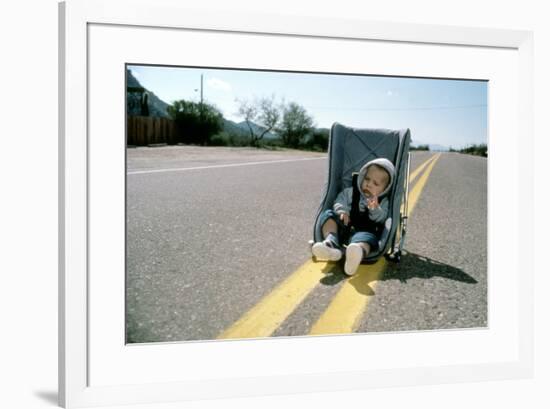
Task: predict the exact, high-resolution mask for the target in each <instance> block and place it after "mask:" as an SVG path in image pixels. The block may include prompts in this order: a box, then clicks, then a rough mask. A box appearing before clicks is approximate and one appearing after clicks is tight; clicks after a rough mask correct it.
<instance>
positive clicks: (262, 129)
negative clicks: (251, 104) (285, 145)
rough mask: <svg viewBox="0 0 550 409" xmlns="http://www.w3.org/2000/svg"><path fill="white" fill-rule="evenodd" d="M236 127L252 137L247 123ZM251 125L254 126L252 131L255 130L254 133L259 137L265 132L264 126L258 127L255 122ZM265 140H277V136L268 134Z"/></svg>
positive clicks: (244, 122) (238, 124)
mask: <svg viewBox="0 0 550 409" xmlns="http://www.w3.org/2000/svg"><path fill="white" fill-rule="evenodd" d="M236 125H237V126H238V127H239V128H241V129H243V130H244V131H245V132H246V134H247V135H250V131H249V128H248V125H247V123H246V121H242V122H239V123H237V124H236ZM251 125H252V129H253V130H254V133H256V134H258V135H259V134H261V133H262V132H263V131H264V130H265V128H264V127H263V126H260V125H257V124H255V123H254V122H251ZM264 138H265V139H275V138H277V135H275V134H274V133H272V132H268V133H266V134H265V135H264Z"/></svg>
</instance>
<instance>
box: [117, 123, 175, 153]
mask: <svg viewBox="0 0 550 409" xmlns="http://www.w3.org/2000/svg"><path fill="white" fill-rule="evenodd" d="M127 135H128V136H127V140H126V144H127V145H138V146H144V145H149V144H154V143H168V144H173V143H176V127H175V124H174V121H173V120H171V119H168V118H160V117H152V116H128V132H127Z"/></svg>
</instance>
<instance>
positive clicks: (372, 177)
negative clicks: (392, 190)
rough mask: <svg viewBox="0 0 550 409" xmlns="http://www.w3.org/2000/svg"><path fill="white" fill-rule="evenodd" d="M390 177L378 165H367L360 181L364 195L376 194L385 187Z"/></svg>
mask: <svg viewBox="0 0 550 409" xmlns="http://www.w3.org/2000/svg"><path fill="white" fill-rule="evenodd" d="M389 181H390V177H389V175H388V173H387V172H386V171H385V170H383V169H381V168H379V167H378V166H369V168H368V169H367V174H366V175H365V178H364V179H363V182H362V183H361V190H362V191H363V193H364V194H365V196H367V197H369V196H378V195H380V193H382V192H383V191H384V189H386V186H387V185H388V182H389Z"/></svg>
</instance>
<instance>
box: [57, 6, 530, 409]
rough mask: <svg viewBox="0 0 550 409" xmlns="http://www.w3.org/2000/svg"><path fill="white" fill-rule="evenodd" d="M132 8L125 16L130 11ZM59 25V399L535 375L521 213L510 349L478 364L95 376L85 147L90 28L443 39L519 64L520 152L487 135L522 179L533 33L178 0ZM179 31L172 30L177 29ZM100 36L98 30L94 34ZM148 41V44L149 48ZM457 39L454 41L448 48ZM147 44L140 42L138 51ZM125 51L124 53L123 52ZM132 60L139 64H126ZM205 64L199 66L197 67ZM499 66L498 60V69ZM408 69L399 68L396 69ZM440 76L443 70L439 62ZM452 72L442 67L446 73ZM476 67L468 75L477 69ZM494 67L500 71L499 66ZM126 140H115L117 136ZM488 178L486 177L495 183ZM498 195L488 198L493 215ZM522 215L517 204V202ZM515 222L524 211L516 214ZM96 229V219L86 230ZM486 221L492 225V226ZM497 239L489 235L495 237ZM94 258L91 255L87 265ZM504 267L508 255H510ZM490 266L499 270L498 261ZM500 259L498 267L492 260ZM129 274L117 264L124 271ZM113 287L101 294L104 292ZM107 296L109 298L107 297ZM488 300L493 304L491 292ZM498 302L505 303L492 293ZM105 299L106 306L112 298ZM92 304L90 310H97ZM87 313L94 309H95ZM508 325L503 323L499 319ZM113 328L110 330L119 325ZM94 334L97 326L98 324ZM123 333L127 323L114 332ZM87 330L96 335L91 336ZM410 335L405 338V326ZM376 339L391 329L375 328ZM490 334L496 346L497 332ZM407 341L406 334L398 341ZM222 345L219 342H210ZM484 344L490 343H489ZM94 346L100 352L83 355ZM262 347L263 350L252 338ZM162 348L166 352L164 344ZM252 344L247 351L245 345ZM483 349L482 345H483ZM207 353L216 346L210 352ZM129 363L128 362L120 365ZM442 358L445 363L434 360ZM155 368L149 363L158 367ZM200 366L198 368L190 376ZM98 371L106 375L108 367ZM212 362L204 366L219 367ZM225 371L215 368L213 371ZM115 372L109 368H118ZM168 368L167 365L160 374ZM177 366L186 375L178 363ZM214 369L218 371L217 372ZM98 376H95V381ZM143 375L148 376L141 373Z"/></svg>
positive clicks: (497, 163) (285, 343) (274, 347)
mask: <svg viewBox="0 0 550 409" xmlns="http://www.w3.org/2000/svg"><path fill="white" fill-rule="evenodd" d="M130 10H131V13H130V12H129V11H130ZM59 17H60V18H59V21H60V39H59V40H60V41H59V44H60V50H59V51H60V52H59V56H60V64H59V65H60V82H59V84H60V92H59V100H60V113H61V118H60V122H59V123H60V143H59V157H60V167H59V182H60V183H59V187H60V188H59V195H60V196H59V203H60V204H59V206H60V207H59V212H60V213H59V221H60V228H59V240H60V243H59V248H60V258H59V259H60V267H59V290H60V296H61V298H60V305H59V357H60V358H59V399H60V404H61V405H63V406H64V407H83V406H92V405H117V404H138V403H153V402H168V401H177V400H190V399H204V398H216V397H218V398H222V397H244V396H259V395H266V394H282V393H296V392H316V391H329V390H346V389H358V388H365V387H380V386H402V385H420V384H429V383H442V382H445V383H450V382H464V381H477V380H499V379H512V378H525V377H530V376H532V371H533V346H532V345H533V313H532V301H531V298H532V297H531V295H532V293H533V284H532V279H533V257H534V256H533V250H532V249H533V216H532V215H527V216H526V219H522V222H521V223H516V225H515V227H514V229H516V230H515V231H516V232H517V233H518V237H520V236H521V237H522V240H521V241H520V240H519V239H518V245H517V247H518V250H519V251H520V252H521V254H522V255H523V257H522V260H523V261H522V263H523V264H522V271H521V280H519V279H517V278H518V276H519V271H517V270H518V269H517V264H515V263H514V262H510V263H508V264H507V267H504V269H506V272H507V274H508V276H509V277H511V278H512V281H513V282H514V284H515V285H514V286H513V289H514V291H515V293H514V297H513V298H514V300H515V301H514V303H512V308H513V311H512V312H513V314H514V315H513V317H512V319H511V320H510V321H511V324H509V325H510V327H507V329H508V330H510V331H511V332H512V333H513V336H512V337H509V338H511V339H512V340H511V341H509V343H508V344H506V343H503V344H506V346H507V348H508V349H506V351H504V352H503V354H502V355H498V356H495V357H494V358H492V359H487V360H484V359H483V357H482V355H483V354H479V355H476V356H473V357H472V358H471V359H470V360H467V359H463V361H462V362H461V363H458V364H457V362H453V363H452V364H447V365H445V364H443V363H439V364H434V363H433V362H432V363H428V362H420V363H416V364H412V363H407V364H406V365H402V366H400V365H395V364H393V365H391V366H388V367H383V366H379V367H377V368H368V367H364V368H361V369H358V368H357V367H360V366H361V363H357V365H355V366H356V367H354V368H352V367H351V366H350V367H349V368H347V369H342V368H340V367H336V366H335V367H332V369H330V370H327V371H322V370H321V369H320V368H317V367H313V366H308V365H304V366H303V367H302V368H301V370H300V368H299V363H298V364H297V367H296V369H295V370H294V372H292V373H286V374H283V373H281V372H280V371H278V370H277V369H274V370H273V371H272V372H271V373H270V372H269V368H268V369H267V370H266V371H264V372H261V371H256V372H254V369H253V368H252V369H250V368H249V372H247V373H245V372H243V373H241V374H239V375H238V376H234V377H231V376H229V375H222V376H218V377H210V378H208V377H207V376H206V375H205V374H202V375H200V374H198V371H196V370H197V369H198V368H197V365H199V364H197V363H195V364H190V365H189V368H188V369H187V370H186V371H187V372H186V373H185V376H184V378H185V379H183V380H180V381H174V379H173V377H171V376H172V375H170V376H162V375H161V374H159V376H158V377H157V378H151V379H149V380H148V381H147V380H141V381H138V380H136V379H137V378H136V379H134V378H131V377H127V378H124V373H123V372H121V375H120V376H119V377H118V378H116V379H115V377H114V376H113V378H112V379H107V378H105V379H106V380H102V381H101V382H95V378H99V376H96V375H95V374H93V373H92V372H93V371H92V369H91V368H93V367H94V365H95V366H97V367H99V366H101V365H105V362H103V363H102V364H99V363H98V364H97V365H96V361H97V362H99V361H101V360H102V359H103V360H104V361H105V360H109V362H112V363H113V365H116V363H115V362H117V361H116V360H110V359H111V357H110V356H109V355H108V354H107V353H104V351H106V349H105V350H103V349H102V348H99V347H96V345H98V344H101V342H103V341H101V340H100V341H98V342H96V341H95V339H96V338H95V334H96V333H99V334H100V335H101V333H104V332H106V331H108V328H102V327H101V326H97V325H95V324H94V326H92V323H93V320H92V318H91V316H95V310H93V309H92V308H91V307H90V303H89V300H90V298H93V297H94V292H95V291H99V290H96V288H98V287H97V286H96V287H93V286H91V285H90V283H91V280H90V273H89V272H90V263H91V257H101V255H99V256H97V255H96V254H97V253H94V254H92V255H91V253H90V249H89V247H88V245H89V239H90V223H92V222H93V219H90V217H89V214H88V211H89V207H90V196H89V186H90V176H91V174H90V167H89V163H90V160H92V161H94V160H97V158H96V157H91V155H92V156H93V155H96V154H95V153H92V152H93V150H91V149H90V139H89V135H90V126H91V125H92V122H91V121H90V113H89V112H88V109H89V104H90V87H91V86H93V84H92V83H91V82H90V78H89V73H90V64H91V63H92V61H91V59H92V58H94V56H95V55H97V54H94V53H92V54H91V53H90V52H91V47H92V45H91V41H92V42H93V41H95V40H91V38H90V32H91V30H95V28H94V27H107V29H111V28H117V27H121V28H123V29H124V30H126V31H128V30H140V29H143V28H148V29H159V30H160V33H161V34H160V35H162V30H176V31H178V30H181V31H185V32H193V33H208V34H209V35H210V34H211V35H220V36H226V35H230V34H231V33H233V34H238V35H242V36H252V37H254V36H264V37H269V38H272V39H275V41H276V40H277V39H285V40H288V39H292V38H296V39H304V40H307V39H315V40H316V41H317V40H318V41H352V42H357V43H361V42H365V43H366V42H371V43H373V42H374V43H376V44H377V45H380V46H381V47H384V46H386V45H388V46H391V45H398V46H400V47H403V48H404V49H405V48H407V47H416V46H419V45H420V46H438V47H442V48H448V49H449V50H448V51H449V52H450V53H451V54H452V53H453V51H452V50H453V49H454V50H455V51H454V52H456V53H458V52H461V51H460V50H463V49H467V50H478V51H479V52H480V53H483V52H485V51H487V52H489V51H491V50H493V51H494V50H507V52H509V54H510V58H512V59H515V60H517V64H518V65H517V67H514V68H513V69H512V70H511V71H507V72H506V73H505V75H508V76H513V74H514V73H516V71H514V70H517V74H518V76H517V77H514V79H513V80H514V81H517V84H514V87H516V88H514V89H516V90H517V103H516V102H515V99H516V98H514V103H513V104H512V105H513V106H514V108H513V109H515V111H514V112H513V114H514V116H515V118H517V123H516V125H517V127H516V128H514V130H513V131H511V132H512V133H513V136H512V137H513V138H514V141H515V142H516V143H518V142H519V138H520V132H519V130H521V143H522V149H521V155H520V154H519V152H516V151H515V150H514V149H513V146H512V147H508V148H506V147H505V146H501V145H499V143H500V142H498V141H497V140H495V139H494V138H493V139H491V137H490V138H489V140H490V146H491V143H493V146H497V147H498V148H499V149H496V150H495V151H496V152H497V153H496V155H498V156H497V157H496V158H494V159H493V158H491V161H492V166H493V169H497V170H498V169H501V167H502V166H503V165H502V163H503V162H509V161H510V160H512V162H513V166H514V169H516V170H517V171H518V172H523V173H524V174H526V175H528V176H532V175H533V169H532V158H533V104H532V101H533V85H532V84H533V79H532V72H533V64H532V58H533V38H532V33H531V32H527V31H517V30H502V29H481V28H466V27H447V26H429V25H416V24H401V23H383V22H369V21H361V20H340V19H320V18H312V17H307V16H304V17H288V16H287V17H283V16H276V15H262V14H253V15H243V14H238V15H237V14H235V15H228V13H224V14H217V13H215V12H204V11H196V10H189V9H187V8H185V6H184V5H182V3H181V2H179V1H176V0H160V1H154V2H153V1H139V2H136V1H131V0H117V1H106V0H100V1H90V0H68V1H67V2H64V3H61V4H60V6H59ZM178 32H179V31H178ZM98 37H100V35H98ZM145 47H147V45H146V46H145ZM453 47H454V48H453ZM105 48H107V50H106V52H107V53H110V54H112V55H116V54H117V53H120V52H121V51H120V49H117V48H116V47H114V46H112V50H109V49H108V47H105ZM145 51H147V50H145ZM121 58H123V57H121ZM131 62H134V63H135V62H137V61H131ZM199 63H200V62H197V64H199ZM415 69H418V70H420V69H421V68H414V67H412V68H410V70H413V71H407V72H399V70H400V68H399V67H396V68H395V69H394V70H393V71H392V69H391V68H390V69H387V71H385V72H381V71H377V72H376V73H377V74H388V75H399V74H401V75H411V72H413V73H414V72H416V71H414V70H415ZM503 69H504V68H503ZM403 70H404V71H405V69H403ZM442 70H443V71H441V72H440V73H439V76H444V75H445V72H444V69H442ZM455 75H457V74H456V73H452V72H449V77H454V76H455ZM472 75H473V74H472ZM495 75H496V74H495ZM498 121H499V118H496V119H494V120H493V121H492V122H490V123H491V125H490V127H491V129H493V130H494V129H498ZM122 142H123V140H122V138H121V143H122ZM489 177H490V180H489V185H490V189H494V190H495V191H496V192H497V193H495V194H494V197H495V198H496V199H498V197H499V196H498V191H499V190H498V189H500V187H499V179H498V176H497V175H496V173H495V172H493V173H491V172H490V176H489ZM491 178H492V179H491ZM532 179H533V178H532V177H527V178H526V180H527V181H526V182H524V185H522V188H521V189H522V190H521V194H522V197H523V199H524V200H526V201H527V202H528V203H530V204H532V203H533V182H532ZM518 183H519V182H518V181H516V180H514V186H513V189H515V191H519V187H518ZM494 203H495V200H493V201H491V197H490V201H489V205H490V209H491V211H493V208H494ZM514 210H515V211H516V213H518V210H517V206H516V207H514ZM514 217H515V218H516V219H514V220H516V221H517V220H518V219H519V217H518V216H517V215H514ZM92 227H93V226H92ZM492 228H493V229H497V227H495V225H494V224H493V226H492ZM493 238H495V236H494V235H493ZM94 262H95V261H94ZM505 265H506V263H505ZM489 267H490V268H493V269H494V268H495V264H494V263H493V265H491V259H490V263H489ZM497 267H498V266H497ZM120 273H121V274H124V272H123V271H121V272H120ZM105 291H106V292H109V291H108V290H105ZM106 299H108V296H107V297H106ZM492 302H495V298H493V300H492ZM499 302H500V301H499ZM107 304H108V307H109V303H107ZM94 308H95V307H94ZM91 312H92V313H91ZM503 325H508V324H503ZM114 330H115V331H116V329H114ZM491 330H495V327H493V328H492V329H491V328H490V329H489V330H488V331H486V332H485V333H483V332H480V333H479V334H477V333H475V331H471V332H470V333H468V334H465V336H466V337H471V338H472V340H471V341H472V342H475V339H476V338H475V337H476V336H477V335H479V336H480V337H485V338H487V337H488V334H490V332H491ZM94 331H95V332H94ZM120 331H121V332H123V328H120ZM92 333H93V335H92ZM409 335H410V334H409ZM378 336H379V337H387V336H388V335H385V334H381V335H378ZM437 336H438V335H434V334H430V333H426V334H418V335H415V337H417V338H418V337H423V338H425V339H427V340H428V341H429V338H432V339H433V338H434V337H437ZM458 336H459V331H449V332H446V333H445V334H443V335H442V336H441V337H442V338H440V339H439V338H438V340H439V341H443V342H445V340H447V341H448V342H452V338H454V337H458ZM498 337H502V334H501V335H498V334H497V335H496V338H494V339H493V341H494V340H495V339H496V341H497V342H498V341H499V340H501V339H500V338H498ZM334 338H335V337H321V338H316V339H315V340H312V339H309V338H296V339H281V340H277V341H276V343H274V342H272V341H270V340H262V341H260V342H259V343H258V342H256V343H254V342H255V341H254V340H252V341H228V342H225V343H218V344H216V343H194V344H193V345H194V347H193V348H195V350H194V352H197V353H199V354H200V353H201V352H200V349H201V348H203V345H204V348H205V349H206V348H212V345H214V344H216V345H217V346H216V351H214V352H215V353H219V354H224V352H227V353H229V354H231V355H235V356H237V357H238V356H241V357H243V356H244V354H245V353H252V354H253V353H255V352H254V350H255V349H258V351H257V352H258V353H259V354H261V353H263V352H265V349H266V348H268V349H269V350H271V351H279V350H281V349H286V350H289V349H290V350H291V349H293V348H298V349H300V348H305V349H308V348H313V349H315V348H327V347H331V346H333V345H334V343H335V342H342V341H341V338H340V339H338V340H336V341H335V339H334ZM404 339H406V338H405V337H404V336H403V338H401V339H400V341H403V340H404ZM216 342H217V341H216ZM345 342H346V343H347V346H348V347H349V348H356V347H357V345H358V344H360V343H361V342H362V338H361V337H353V339H351V338H348V339H347V340H345ZM487 342H490V340H489V341H487ZM92 345H93V346H94V351H98V352H96V353H95V354H91V353H90V348H91V346H92ZM258 345H259V346H258ZM119 347H120V349H128V348H133V350H132V351H131V353H132V357H135V356H136V355H137V356H139V355H140V354H142V352H140V350H139V349H137V348H134V347H132V346H125V345H119ZM185 348H189V346H188V345H187V346H186V345H184V344H172V345H163V346H159V353H161V354H163V355H164V356H165V357H170V356H171V354H174V353H176V350H181V349H185ZM160 349H162V351H160ZM249 351H252V352H249ZM481 352H483V351H481ZM208 353H212V350H211V349H210V350H209V352H208ZM121 362H124V361H121ZM440 362H444V361H443V360H441V361H440ZM162 365H163V364H160V365H159V366H158V367H155V368H154V371H161V370H162ZM193 365H195V371H196V373H195V374H194V373H192V372H193V371H194V370H193ZM105 368H107V369H109V368H108V367H104V370H103V372H106V370H105ZM215 369H216V368H215V367H212V368H211V370H215ZM218 369H221V368H218ZM115 372H116V371H113V373H115ZM169 372H170V371H169V370H168V368H166V373H169ZM182 372H185V371H183V370H182ZM220 373H225V372H223V371H221V372H220ZM92 379H93V380H94V381H91V380H92ZM144 379H145V378H144Z"/></svg>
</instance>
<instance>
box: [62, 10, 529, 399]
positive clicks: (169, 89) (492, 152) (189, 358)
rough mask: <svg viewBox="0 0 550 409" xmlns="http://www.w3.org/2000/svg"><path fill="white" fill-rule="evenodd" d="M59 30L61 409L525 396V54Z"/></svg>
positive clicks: (114, 20)
mask: <svg viewBox="0 0 550 409" xmlns="http://www.w3.org/2000/svg"><path fill="white" fill-rule="evenodd" d="M128 10H132V12H131V13H128ZM59 16H60V43H59V44H60V53H59V55H60V98H59V99H60V104H61V107H60V112H61V118H60V144H59V146H60V159H61V160H60V209H59V210H60V219H59V220H60V235H59V236H60V272H59V288H60V294H61V295H62V297H61V300H60V308H59V328H60V334H59V340H60V345H59V351H60V363H59V376H60V379H59V391H60V393H59V396H60V404H62V405H63V406H64V407H83V406H92V405H116V404H138V403H154V402H169V401H178V400H191V399H195V400H196V399H206V398H223V397H227V398H229V397H245V396H259V395H267V394H283V393H295V392H316V391H328V390H346V389H359V388H366V387H381V386H404V385H422V384H430V383H442V382H446V383H450V382H464V381H477V380H499V379H511V378H522V377H529V376H531V374H532V365H533V348H532V336H533V334H532V332H533V328H532V310H531V298H532V297H531V295H532V290H533V289H532V273H533V267H532V260H533V251H532V249H533V214H532V213H530V212H527V211H526V210H525V209H526V208H527V209H528V208H531V207H532V204H533V178H532V176H533V169H532V157H533V132H532V123H533V120H532V95H533V86H532V33H530V32H525V31H515V30H501V29H499V30H497V29H480V28H479V29H478V28H465V27H446V26H426V25H411V24H400V23H380V22H369V21H361V20H339V19H318V18H312V17H307V16H304V17H300V18H298V17H290V16H289V17H282V16H274V15H260V14H254V15H242V14H234V15H228V13H223V15H222V14H217V13H215V12H201V11H197V10H189V9H186V8H185V7H184V6H182V4H181V2H178V1H173V0H160V1H155V2H152V1H151V2H147V1H144V2H138V3H136V2H132V1H129V0H117V1H88V0H69V1H66V2H64V3H61V4H60V8H59ZM388 141H390V142H388ZM358 155H359V156H358ZM372 160H374V162H372V163H371V161H372ZM338 169H344V170H338ZM353 172H356V173H357V174H358V176H356V177H357V179H352V173H353ZM346 189H347V190H346ZM346 192H348V193H346ZM346 195H349V201H347V199H345V200H344V199H342V198H345V197H346ZM379 212H383V215H382V216H379V217H377V216H375V215H376V214H381V213H379ZM325 215H327V216H326V217H325ZM361 215H365V216H361ZM360 217H367V219H360ZM357 220H370V221H361V222H358V221H357ZM331 223H333V224H331ZM333 225H334V226H335V227H334V228H332V227H331V226H333ZM331 229H332V230H331ZM405 233H406V234H405ZM405 238H406V240H405Z"/></svg>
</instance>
